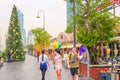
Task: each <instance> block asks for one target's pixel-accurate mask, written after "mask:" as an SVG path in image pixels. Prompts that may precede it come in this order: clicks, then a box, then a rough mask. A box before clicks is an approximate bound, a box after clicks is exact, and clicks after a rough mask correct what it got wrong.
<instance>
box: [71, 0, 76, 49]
mask: <svg viewBox="0 0 120 80" xmlns="http://www.w3.org/2000/svg"><path fill="white" fill-rule="evenodd" d="M70 3H72V5H73V6H72V7H73V8H74V9H73V16H74V17H75V0H70ZM73 20H74V24H73V28H74V29H73V30H74V32H73V36H74V37H73V47H74V48H76V31H75V30H76V27H75V26H76V24H75V18H73Z"/></svg>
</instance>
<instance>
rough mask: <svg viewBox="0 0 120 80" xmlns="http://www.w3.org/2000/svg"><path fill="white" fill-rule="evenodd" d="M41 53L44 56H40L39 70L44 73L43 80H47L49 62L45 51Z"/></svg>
mask: <svg viewBox="0 0 120 80" xmlns="http://www.w3.org/2000/svg"><path fill="white" fill-rule="evenodd" d="M41 53H42V54H41V55H40V56H39V68H40V70H41V73H42V80H45V73H46V70H47V69H48V65H49V62H48V57H47V55H45V50H44V49H43V50H42V51H41Z"/></svg>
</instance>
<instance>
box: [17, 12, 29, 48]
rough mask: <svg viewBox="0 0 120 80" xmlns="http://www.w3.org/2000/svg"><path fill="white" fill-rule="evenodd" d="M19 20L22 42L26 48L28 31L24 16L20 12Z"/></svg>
mask: <svg viewBox="0 0 120 80" xmlns="http://www.w3.org/2000/svg"><path fill="white" fill-rule="evenodd" d="M18 19H19V23H20V31H21V37H22V42H23V46H24V47H26V46H27V45H26V30H25V28H24V14H23V13H22V12H21V11H20V10H18Z"/></svg>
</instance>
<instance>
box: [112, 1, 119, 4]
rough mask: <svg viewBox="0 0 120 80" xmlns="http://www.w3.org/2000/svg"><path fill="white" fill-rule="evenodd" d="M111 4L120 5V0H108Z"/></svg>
mask: <svg viewBox="0 0 120 80" xmlns="http://www.w3.org/2000/svg"><path fill="white" fill-rule="evenodd" d="M110 1H111V2H112V3H113V4H120V0H110Z"/></svg>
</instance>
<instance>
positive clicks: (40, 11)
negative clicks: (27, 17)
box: [37, 10, 45, 31]
mask: <svg viewBox="0 0 120 80" xmlns="http://www.w3.org/2000/svg"><path fill="white" fill-rule="evenodd" d="M40 12H42V13H43V30H44V31H45V12H44V11H43V10H40V11H38V15H37V18H40V16H39V13H40Z"/></svg>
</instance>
